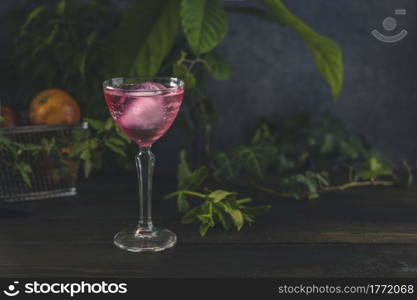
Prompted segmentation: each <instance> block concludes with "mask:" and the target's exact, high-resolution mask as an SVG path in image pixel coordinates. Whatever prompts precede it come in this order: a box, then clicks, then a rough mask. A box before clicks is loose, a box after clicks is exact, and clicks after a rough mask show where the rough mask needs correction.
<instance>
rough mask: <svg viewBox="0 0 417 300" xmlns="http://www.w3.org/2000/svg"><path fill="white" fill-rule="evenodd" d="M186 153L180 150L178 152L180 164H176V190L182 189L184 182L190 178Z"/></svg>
mask: <svg viewBox="0 0 417 300" xmlns="http://www.w3.org/2000/svg"><path fill="white" fill-rule="evenodd" d="M186 156H187V152H186V151H185V150H181V152H180V163H179V164H178V174H177V178H178V188H180V189H182V187H183V186H184V183H185V181H186V180H187V179H188V177H190V175H191V170H190V167H189V165H188V162H187V157H186Z"/></svg>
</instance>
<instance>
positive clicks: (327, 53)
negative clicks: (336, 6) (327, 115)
mask: <svg viewBox="0 0 417 300" xmlns="http://www.w3.org/2000/svg"><path fill="white" fill-rule="evenodd" d="M258 1H259V2H260V3H262V4H263V5H265V6H266V7H267V8H268V9H269V10H270V11H271V13H272V14H273V15H274V16H275V17H276V18H277V22H279V23H280V24H283V25H285V26H288V27H290V28H292V29H293V30H294V31H295V32H297V33H298V34H299V35H300V36H301V37H302V38H303V40H304V41H305V43H306V44H307V47H308V48H309V49H310V51H311V53H312V55H313V58H314V62H315V64H316V66H317V70H318V71H319V73H320V74H321V75H322V76H323V78H324V79H325V80H326V82H327V83H328V84H329V86H330V88H331V90H332V95H333V97H334V98H337V97H338V96H339V94H340V91H341V89H342V86H343V58H342V51H341V50H340V48H339V47H338V46H337V44H336V43H335V42H333V41H332V40H330V39H328V38H326V37H324V36H321V35H320V34H318V33H317V32H315V31H314V30H313V29H312V28H310V27H309V26H307V25H306V24H304V23H303V22H302V21H301V20H300V19H298V18H297V17H296V16H294V15H293V14H292V12H290V11H289V10H288V9H287V8H286V7H285V5H284V4H283V3H282V2H281V0H258Z"/></svg>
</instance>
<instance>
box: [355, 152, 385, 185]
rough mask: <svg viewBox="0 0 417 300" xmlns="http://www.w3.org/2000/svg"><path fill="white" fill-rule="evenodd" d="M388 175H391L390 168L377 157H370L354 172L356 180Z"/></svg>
mask: <svg viewBox="0 0 417 300" xmlns="http://www.w3.org/2000/svg"><path fill="white" fill-rule="evenodd" d="M388 175H393V170H392V168H391V167H390V166H388V165H386V164H384V163H383V162H382V161H381V160H380V159H379V158H378V157H371V158H369V159H368V160H367V161H366V162H365V163H364V164H363V166H362V167H361V168H360V169H359V170H358V171H357V172H356V176H355V178H356V179H357V180H358V179H362V180H374V179H376V178H378V177H380V176H388Z"/></svg>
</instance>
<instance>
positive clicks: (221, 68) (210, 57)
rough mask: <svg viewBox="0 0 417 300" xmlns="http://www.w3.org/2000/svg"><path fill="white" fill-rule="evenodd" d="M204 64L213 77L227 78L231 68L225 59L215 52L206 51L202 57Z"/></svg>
mask: <svg viewBox="0 0 417 300" xmlns="http://www.w3.org/2000/svg"><path fill="white" fill-rule="evenodd" d="M204 65H205V66H206V68H207V70H208V72H209V73H210V75H211V76H212V77H213V78H214V79H218V80H227V79H229V78H230V74H231V70H230V66H229V64H228V63H227V61H226V60H225V59H224V58H223V57H222V56H220V55H219V54H217V53H215V52H210V53H208V54H207V55H206V56H205V58H204Z"/></svg>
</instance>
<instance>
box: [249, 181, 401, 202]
mask: <svg viewBox="0 0 417 300" xmlns="http://www.w3.org/2000/svg"><path fill="white" fill-rule="evenodd" d="M251 185H252V186H253V187H254V188H256V189H258V190H260V191H262V192H265V193H268V194H271V195H274V196H278V197H284V198H292V197H294V193H286V192H278V191H276V190H274V189H271V188H268V187H264V186H261V185H259V184H257V183H256V182H254V181H251ZM393 185H395V182H393V181H383V180H377V181H372V180H369V181H352V182H348V183H345V184H341V185H335V186H327V187H323V188H321V189H320V190H318V191H317V193H324V192H334V191H344V190H346V189H349V188H355V187H365V186H393ZM308 194H309V193H308V192H306V193H304V194H302V195H301V197H302V198H304V197H306V196H308Z"/></svg>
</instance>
